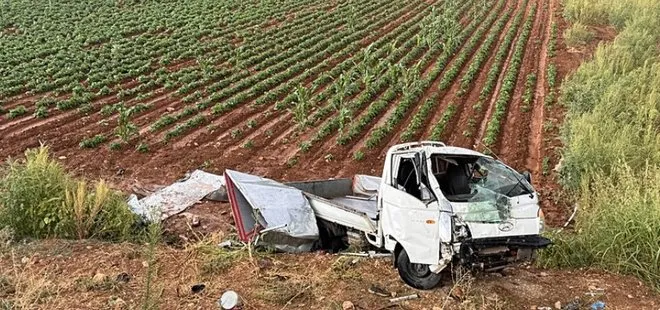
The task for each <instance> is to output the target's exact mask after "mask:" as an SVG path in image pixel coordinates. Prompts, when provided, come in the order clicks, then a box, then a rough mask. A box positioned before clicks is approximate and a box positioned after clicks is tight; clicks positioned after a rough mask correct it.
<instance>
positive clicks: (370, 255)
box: [339, 251, 392, 258]
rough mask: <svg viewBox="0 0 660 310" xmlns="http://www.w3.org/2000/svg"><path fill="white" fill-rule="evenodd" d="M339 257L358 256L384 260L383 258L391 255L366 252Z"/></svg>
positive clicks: (350, 253) (345, 254)
mask: <svg viewBox="0 0 660 310" xmlns="http://www.w3.org/2000/svg"><path fill="white" fill-rule="evenodd" d="M339 255H344V256H360V257H369V258H385V257H391V256H392V253H376V251H368V252H348V253H339Z"/></svg>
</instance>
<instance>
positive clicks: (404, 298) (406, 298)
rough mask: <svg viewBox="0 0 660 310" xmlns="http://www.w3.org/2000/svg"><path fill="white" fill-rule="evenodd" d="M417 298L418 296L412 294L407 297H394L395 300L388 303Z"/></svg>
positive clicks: (391, 299) (392, 299)
mask: <svg viewBox="0 0 660 310" xmlns="http://www.w3.org/2000/svg"><path fill="white" fill-rule="evenodd" d="M417 298H419V295H417V294H412V295H407V296H401V297H396V298H390V302H400V301H405V300H411V299H417Z"/></svg>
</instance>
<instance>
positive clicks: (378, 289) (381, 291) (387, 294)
mask: <svg viewBox="0 0 660 310" xmlns="http://www.w3.org/2000/svg"><path fill="white" fill-rule="evenodd" d="M369 293H371V294H374V295H377V296H381V297H390V296H392V295H391V294H390V292H388V291H387V290H385V289H384V288H382V287H379V286H376V285H372V286H371V287H370V288H369Z"/></svg>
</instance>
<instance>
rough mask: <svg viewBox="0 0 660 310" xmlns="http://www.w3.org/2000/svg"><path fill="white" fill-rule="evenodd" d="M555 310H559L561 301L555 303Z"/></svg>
mask: <svg viewBox="0 0 660 310" xmlns="http://www.w3.org/2000/svg"><path fill="white" fill-rule="evenodd" d="M555 309H561V301H557V302H556V303H555Z"/></svg>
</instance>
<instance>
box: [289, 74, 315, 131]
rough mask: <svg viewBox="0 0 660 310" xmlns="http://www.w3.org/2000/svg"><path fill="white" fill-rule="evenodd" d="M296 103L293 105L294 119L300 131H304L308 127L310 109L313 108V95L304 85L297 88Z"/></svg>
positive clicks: (295, 93)
mask: <svg viewBox="0 0 660 310" xmlns="http://www.w3.org/2000/svg"><path fill="white" fill-rule="evenodd" d="M294 95H295V98H296V99H295V101H294V102H292V104H293V118H294V119H295V121H296V123H297V124H298V128H299V129H303V128H305V127H306V126H307V123H308V116H309V109H310V107H311V106H312V101H311V94H310V92H309V91H308V90H307V88H305V87H304V86H303V85H302V84H300V85H298V86H296V91H295V92H294Z"/></svg>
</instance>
